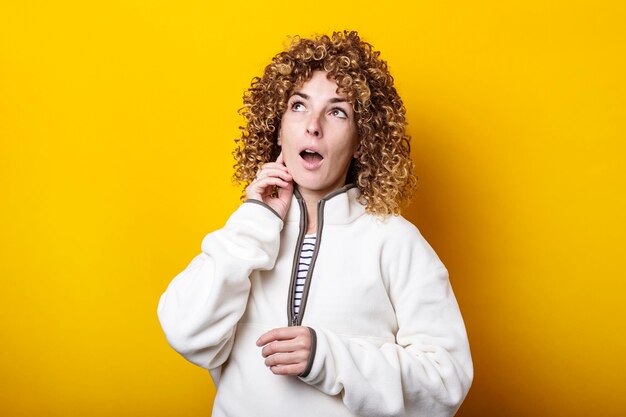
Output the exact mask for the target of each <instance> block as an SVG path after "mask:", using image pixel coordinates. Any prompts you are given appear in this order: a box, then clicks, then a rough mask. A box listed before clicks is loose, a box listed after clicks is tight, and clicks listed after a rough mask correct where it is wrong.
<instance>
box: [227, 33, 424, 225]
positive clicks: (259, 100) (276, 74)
mask: <svg viewBox="0 0 626 417" xmlns="http://www.w3.org/2000/svg"><path fill="white" fill-rule="evenodd" d="M379 56H380V52H378V51H374V50H373V49H372V46H371V45H370V44H368V43H366V42H363V41H361V39H360V38H359V35H358V34H357V32H348V31H344V32H334V33H333V34H332V36H330V37H329V36H326V35H323V36H319V37H317V38H314V39H301V38H299V37H295V38H293V39H292V43H291V47H290V48H289V49H288V50H287V51H285V52H281V53H279V54H278V55H276V56H275V57H274V58H273V59H272V62H271V63H270V64H269V65H268V66H267V67H265V71H264V73H263V77H262V78H259V77H255V78H253V80H252V83H251V86H250V88H249V89H248V90H247V91H246V93H245V94H244V97H243V102H244V107H243V108H242V109H241V110H240V113H241V114H242V115H243V116H244V117H245V118H246V120H247V124H246V126H245V127H243V126H242V127H240V130H241V137H240V138H238V139H236V141H235V142H236V144H237V148H236V149H235V151H234V152H233V155H234V157H235V159H236V161H237V163H236V164H235V166H234V168H235V174H234V175H233V180H234V181H235V182H237V183H239V184H243V185H244V190H245V187H247V186H248V185H249V184H250V182H252V181H253V180H254V177H255V176H256V173H257V171H258V170H259V169H260V168H261V166H262V165H263V164H265V163H267V162H270V161H274V160H275V159H276V158H277V157H278V154H279V153H280V147H279V146H278V144H277V143H276V142H277V135H278V130H279V125H280V121H281V118H282V115H283V113H284V112H285V111H286V110H287V102H288V100H289V98H290V97H291V95H292V94H293V92H294V91H295V89H296V88H298V87H300V86H301V85H302V84H304V83H305V82H306V81H308V80H309V79H310V78H311V76H312V74H313V72H314V71H316V70H322V71H326V72H327V73H328V76H329V78H330V79H332V80H334V81H335V82H336V83H337V86H338V89H337V91H338V93H339V94H345V95H346V97H347V99H348V101H349V102H350V104H351V105H352V107H353V109H354V114H355V119H356V120H355V121H356V126H357V134H358V140H359V147H358V151H357V157H356V158H355V159H353V161H352V163H351V164H350V168H349V171H348V178H347V183H351V182H353V183H355V184H356V186H357V187H358V188H359V190H360V191H361V195H360V197H359V199H360V202H361V203H362V204H364V205H365V208H366V211H368V212H369V213H372V214H375V215H378V216H387V215H389V214H394V215H398V214H400V208H401V207H402V206H403V205H404V204H406V203H408V201H409V200H410V199H411V196H412V195H413V191H414V189H415V186H416V183H417V179H416V177H415V176H414V175H413V161H412V160H411V157H410V140H411V138H410V137H409V136H408V135H407V133H406V121H405V113H406V111H405V109H404V106H403V104H402V100H401V99H400V96H399V95H398V93H397V92H396V89H395V87H394V86H393V77H392V76H391V74H390V73H389V70H388V69H387V63H386V62H385V61H383V60H382V59H380V58H379Z"/></svg>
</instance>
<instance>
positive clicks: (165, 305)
mask: <svg viewBox="0 0 626 417" xmlns="http://www.w3.org/2000/svg"><path fill="white" fill-rule="evenodd" d="M252 203H258V202H256V201H253V200H249V201H247V202H246V203H244V204H242V205H241V206H240V207H239V208H238V209H237V211H235V213H233V215H232V216H231V217H230V218H229V219H228V221H227V222H226V225H225V226H224V227H223V228H222V229H219V230H217V231H215V232H213V233H210V234H208V235H207V236H206V237H205V238H204V240H203V241H202V253H201V254H200V255H198V256H197V257H196V258H194V259H193V261H192V262H191V263H190V264H189V266H188V267H187V268H186V269H185V270H184V271H183V272H181V273H180V274H179V275H178V276H176V277H175V278H174V280H172V282H171V283H170V284H169V286H168V288H167V290H166V291H165V293H163V295H162V296H161V298H160V300H159V305H158V309H157V313H158V317H159V321H160V322H161V327H162V328H163V331H164V333H165V336H166V337H167V340H168V342H169V343H170V345H171V346H172V347H173V348H174V349H175V350H176V351H177V352H178V353H180V354H181V355H183V356H184V357H185V358H186V359H187V360H189V361H190V362H192V363H194V364H196V365H198V366H201V367H203V368H206V369H213V368H217V367H219V366H221V365H222V364H223V363H224V362H225V361H226V360H227V359H228V356H229V354H230V351H231V348H232V344H233V335H234V332H235V328H236V325H237V322H238V321H239V319H240V318H241V316H242V315H243V313H244V311H245V308H246V304H247V301H248V294H249V292H250V280H249V276H250V273H251V272H252V271H253V270H255V269H260V270H268V269H272V268H273V266H274V262H275V261H276V257H277V255H278V249H279V240H280V230H281V229H282V226H283V222H282V220H281V219H280V218H279V217H278V216H277V215H276V214H275V213H273V212H272V211H271V209H269V208H268V207H267V206H265V205H264V204H263V203H259V204H252Z"/></svg>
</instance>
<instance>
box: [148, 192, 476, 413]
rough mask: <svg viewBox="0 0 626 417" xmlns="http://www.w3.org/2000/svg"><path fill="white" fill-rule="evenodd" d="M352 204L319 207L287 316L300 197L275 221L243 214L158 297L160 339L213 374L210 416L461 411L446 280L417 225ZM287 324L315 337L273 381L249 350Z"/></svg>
mask: <svg viewBox="0 0 626 417" xmlns="http://www.w3.org/2000/svg"><path fill="white" fill-rule="evenodd" d="M358 193H359V192H358V189H356V188H354V187H351V186H346V187H344V188H342V189H340V190H338V191H336V192H334V193H331V194H330V195H328V196H326V197H325V198H324V199H322V200H321V201H320V202H319V204H318V223H317V225H318V228H317V245H316V249H315V253H314V255H313V259H312V263H311V267H310V270H309V274H310V275H309V277H308V280H307V284H306V286H305V289H304V293H303V300H302V305H301V308H300V312H299V314H298V315H297V318H295V319H294V306H293V291H294V287H295V277H296V275H297V262H298V257H299V249H300V246H301V242H302V239H303V237H304V233H305V231H306V225H307V218H306V209H305V205H304V202H303V200H302V198H301V196H300V195H299V194H298V193H297V192H296V193H294V197H293V199H292V203H291V206H290V208H289V211H288V213H287V216H286V217H285V219H284V221H283V220H282V219H281V218H280V217H279V216H278V215H277V214H276V213H275V212H274V211H273V210H272V209H271V208H269V207H268V206H266V205H264V204H263V203H261V202H258V201H254V200H249V201H248V202H246V203H244V204H242V205H241V206H240V207H239V208H238V209H237V210H236V211H235V212H234V213H233V214H232V216H231V217H230V218H229V219H228V221H227V223H226V225H225V226H224V227H223V228H222V229H219V230H217V231H214V232H212V233H210V234H208V235H207V236H206V237H205V238H204V240H203V242H202V253H201V254H199V255H198V256H197V257H196V258H194V259H193V260H192V262H191V263H190V264H189V266H188V267H187V268H186V269H185V270H184V271H183V272H181V273H180V274H179V275H178V276H176V277H175V278H174V280H173V281H172V282H171V283H170V285H169V286H168V288H167V290H166V291H165V293H164V294H163V295H162V296H161V299H160V301H159V306H158V316H159V319H160V322H161V326H162V328H163V330H164V332H165V335H166V337H167V340H168V341H169V343H170V344H171V346H172V347H173V348H174V349H175V350H176V351H178V352H179V353H180V354H181V355H182V356H184V357H185V358H186V359H187V360H189V361H190V362H192V363H194V364H196V365H198V366H200V367H203V368H205V369H208V370H209V371H210V373H211V376H212V377H213V380H214V382H215V384H216V387H217V396H216V398H215V402H214V406H213V416H216V417H221V416H229V417H238V416H242V417H243V416H246V417H247V416H253V415H257V416H277V417H280V416H285V417H287V416H289V417H293V416H294V415H297V416H299V417H307V416H311V417H313V416H372V417H374V416H376V417H381V416H428V417H438V416H442V417H443V416H451V415H454V413H455V412H456V410H457V409H458V408H459V406H460V404H461V402H462V401H463V399H464V398H465V396H466V394H467V392H468V390H469V387H470V385H471V382H472V378H473V366H472V359H471V355H470V349H469V344H468V340H467V335H466V331H465V327H464V324H463V319H462V317H461V313H460V311H459V307H458V304H457V301H456V299H455V297H454V293H453V291H452V288H451V286H450V282H449V279H448V272H447V270H446V268H445V267H444V266H443V264H442V263H441V261H440V260H439V258H438V257H437V255H436V254H435V252H434V251H433V249H432V248H431V247H430V246H429V245H428V243H427V242H426V241H425V239H424V238H423V237H422V236H421V234H420V233H419V231H418V230H417V228H416V227H415V226H413V225H412V224H411V223H410V222H408V221H407V220H405V219H404V218H403V217H401V216H388V217H386V218H383V219H381V218H379V217H376V216H373V215H370V214H368V213H366V212H365V209H364V206H363V205H362V204H360V203H359V202H358V200H357V199H358ZM294 268H295V269H294ZM288 325H303V326H308V327H310V328H311V329H313V331H314V332H313V335H314V336H315V340H314V342H315V343H314V345H315V346H314V349H312V355H311V358H310V360H309V364H308V365H309V366H308V369H307V371H306V372H305V373H304V374H303V375H301V376H300V377H296V376H278V375H274V374H272V373H271V372H270V370H269V369H268V368H267V367H265V365H264V360H263V358H262V356H261V349H260V348H259V347H257V346H256V344H255V342H256V340H257V339H258V337H259V336H260V335H261V334H263V333H265V332H266V331H268V330H271V329H273V328H277V327H284V326H288Z"/></svg>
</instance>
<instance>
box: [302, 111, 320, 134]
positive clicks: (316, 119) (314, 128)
mask: <svg viewBox="0 0 626 417" xmlns="http://www.w3.org/2000/svg"><path fill="white" fill-rule="evenodd" d="M320 117H321V115H319V114H317V113H311V116H310V117H309V120H307V124H306V133H308V134H309V135H311V136H313V137H316V138H321V137H322V125H321V121H320Z"/></svg>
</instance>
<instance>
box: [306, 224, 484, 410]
mask: <svg viewBox="0 0 626 417" xmlns="http://www.w3.org/2000/svg"><path fill="white" fill-rule="evenodd" d="M411 234H412V236H409V237H407V239H408V241H407V240H405V239H403V238H401V239H396V241H397V243H396V244H394V245H392V246H391V247H390V248H387V250H383V254H382V261H383V263H384V265H383V270H384V272H383V274H388V277H387V278H388V280H389V298H390V300H391V302H392V304H393V307H394V311H395V313H396V320H397V324H398V331H397V333H396V340H395V343H384V344H382V345H375V344H374V343H372V341H371V340H367V339H366V338H360V337H348V338H346V337H345V336H344V337H340V336H339V335H338V334H335V333H334V332H332V331H330V330H328V329H324V328H319V327H315V328H314V330H315V332H316V338H317V342H316V351H315V356H314V359H313V364H312V368H311V371H310V373H309V374H308V375H307V376H306V377H302V378H301V379H302V380H303V381H305V382H307V383H308V384H310V385H313V386H315V387H316V388H317V389H319V390H320V391H322V392H324V393H326V394H328V395H341V396H342V398H343V402H344V404H345V405H346V406H347V407H348V409H350V411H352V412H353V413H355V414H357V415H360V416H418V415H420V416H421V415H424V416H430V417H432V416H452V415H454V413H455V412H456V411H457V410H458V408H459V407H460V405H461V402H462V401H463V399H464V398H465V396H466V394H467V392H468V390H469V387H470V385H471V383H472V379H473V365H472V359H471V355H470V350H469V344H468V341H467V335H466V332H465V327H464V324H463V319H462V317H461V313H460V311H459V307H458V304H457V302H456V299H455V297H454V294H453V292H452V288H451V286H450V282H449V280H448V272H447V270H446V269H445V267H444V266H443V265H442V264H441V262H440V261H439V259H438V258H437V256H436V255H435V253H434V251H433V250H432V249H431V248H430V246H429V245H428V244H427V243H426V241H425V240H424V239H423V238H422V237H421V235H419V232H417V229H414V230H412V232H411ZM409 238H410V239H409ZM409 242H412V243H409Z"/></svg>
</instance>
